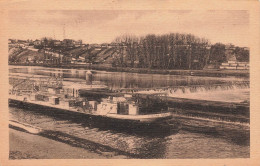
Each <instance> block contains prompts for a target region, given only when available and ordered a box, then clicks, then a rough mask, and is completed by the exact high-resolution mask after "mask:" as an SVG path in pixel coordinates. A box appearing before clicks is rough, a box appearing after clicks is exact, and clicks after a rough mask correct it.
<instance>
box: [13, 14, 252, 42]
mask: <svg viewBox="0 0 260 166" xmlns="http://www.w3.org/2000/svg"><path fill="white" fill-rule="evenodd" d="M8 18H9V19H8V20H9V33H8V34H9V38H16V39H37V38H42V37H44V36H47V37H52V38H54V37H55V38H56V39H63V36H64V31H65V38H72V39H75V40H78V39H82V40H83V42H84V43H103V42H111V41H112V40H113V39H114V38H115V37H117V36H119V35H121V34H134V35H137V36H142V35H146V34H150V33H154V34H165V33H171V32H173V33H175V32H179V33H192V34H194V35H196V36H198V37H205V38H207V39H209V40H210V41H211V43H216V42H222V43H233V44H235V45H238V46H249V41H248V40H249V37H248V36H249V13H248V12H247V11H245V10H229V11H228V10H218V11H209V10H207V11H193V10H187V11H185V10H178V11H177V10H174V11H168V10H167V11H151V10H149V11H147V10H144V11H140V10H139V11H123V10H121V11H112V10H107V11H104V10H99V11H98V10H82V11H81V10H76V11H71V10H70V11H69V10H63V11H28V10H23V11H21V10H19V11H10V12H9V17H8ZM63 29H64V30H63Z"/></svg>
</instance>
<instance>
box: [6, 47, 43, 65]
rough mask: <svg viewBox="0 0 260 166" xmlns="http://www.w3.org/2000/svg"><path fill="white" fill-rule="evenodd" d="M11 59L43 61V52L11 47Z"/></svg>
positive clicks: (13, 60)
mask: <svg viewBox="0 0 260 166" xmlns="http://www.w3.org/2000/svg"><path fill="white" fill-rule="evenodd" d="M8 54H9V61H10V62H22V63H24V62H26V60H29V59H31V60H36V61H43V59H44V54H43V52H37V51H32V50H28V49H23V48H10V49H9V53H8Z"/></svg>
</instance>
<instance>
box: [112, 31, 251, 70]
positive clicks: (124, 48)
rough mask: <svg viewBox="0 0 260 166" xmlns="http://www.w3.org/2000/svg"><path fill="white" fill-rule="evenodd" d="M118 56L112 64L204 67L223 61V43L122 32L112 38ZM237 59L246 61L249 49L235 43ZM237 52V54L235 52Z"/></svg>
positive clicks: (166, 67)
mask: <svg viewBox="0 0 260 166" xmlns="http://www.w3.org/2000/svg"><path fill="white" fill-rule="evenodd" d="M114 42H115V43H117V44H118V45H117V54H118V56H117V57H116V58H115V59H114V62H113V65H114V66H120V67H140V68H151V69H152V68H156V69H203V68H204V66H205V65H207V64H208V63H212V62H213V63H221V62H223V61H225V58H226V57H225V50H226V48H225V47H226V45H224V44H221V43H216V44H214V45H211V44H210V42H209V40H208V39H205V38H199V37H196V36H194V35H192V34H179V33H170V34H164V35H154V34H149V35H146V36H144V37H136V36H133V35H123V36H120V37H117V38H116V39H115V40H114ZM233 53H234V54H236V57H238V58H237V59H238V60H239V59H240V60H242V61H248V58H249V52H248V51H245V50H244V49H242V48H239V47H235V49H234V50H233ZM237 55H238V56H237Z"/></svg>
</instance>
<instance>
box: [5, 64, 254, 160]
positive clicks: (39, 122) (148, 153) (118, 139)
mask: <svg viewBox="0 0 260 166" xmlns="http://www.w3.org/2000/svg"><path fill="white" fill-rule="evenodd" d="M9 72H10V73H23V74H28V75H45V76H61V77H63V78H64V79H68V80H71V79H74V80H73V81H79V82H82V81H85V79H86V72H87V71H86V70H76V69H55V68H44V67H18V66H10V67H9ZM93 81H94V82H97V83H99V84H103V85H106V86H108V87H109V89H111V90H118V89H154V88H165V87H171V88H175V87H183V86H185V87H190V86H199V87H201V86H212V85H217V86H221V85H223V86H224V85H226V84H228V86H229V87H230V84H231V85H236V84H237V83H241V82H242V83H243V82H247V81H249V79H248V78H239V77H222V78H217V77H199V76H175V75H159V74H136V73H121V72H113V73H112V72H105V71H93ZM207 89H209V91H210V88H207ZM217 89H219V88H217ZM232 89H236V91H237V89H242V91H243V94H241V95H240V97H239V98H242V99H241V100H237V101H236V102H241V101H243V100H249V88H248V87H246V88H244V87H243V88H236V87H235V88H234V87H233V88H227V90H232ZM245 89H246V90H245ZM221 90H222V89H220V90H218V92H217V93H215V94H219V96H222V94H221V92H219V91H221ZM183 92H184V91H183ZM225 93H226V94H227V96H228V94H232V91H230V92H227V91H225ZM204 94H207V93H204ZM239 94H240V93H238V92H237V93H236V95H238V96H239ZM202 95H203V94H202ZM193 96H194V95H193ZM200 96H201V95H200ZM213 96H214V93H213ZM184 97H185V95H184ZM205 98H210V97H208V96H207V95H205V97H204V98H203V96H202V97H200V99H205ZM211 100H217V99H216V98H212V99H211ZM233 100H235V97H230V96H229V97H227V98H226V99H225V101H226V102H233ZM9 111H10V119H11V120H14V121H18V122H22V123H26V124H30V125H32V126H37V127H40V128H42V129H43V130H46V131H47V132H49V133H48V134H47V135H55V136H56V137H57V136H59V139H60V141H64V140H67V141H68V140H69V141H70V143H72V144H74V145H75V144H80V145H82V146H81V147H83V148H86V149H89V148H90V146H89V145H84V143H83V144H82V140H83V142H84V140H86V142H88V141H90V142H92V143H93V144H100V145H104V146H106V147H109V148H112V150H111V149H109V148H108V149H109V151H115V152H116V153H113V154H115V155H116V154H117V153H119V154H123V155H125V156H127V157H129V158H167V159H171V158H245V157H249V151H250V148H249V145H247V144H246V145H244V144H237V143H235V142H233V141H230V140H229V139H225V138H223V137H218V136H216V135H209V134H204V133H198V132H196V133H195V132H191V131H184V130H180V131H179V132H176V133H173V134H170V135H167V136H162V137H158V136H148V135H138V134H133V133H128V132H127V131H125V132H119V131H113V130H103V129H100V128H94V127H92V126H91V125H90V124H89V123H88V122H84V121H77V120H75V119H74V120H73V118H72V117H69V118H68V117H65V116H63V115H59V114H58V113H53V114H51V115H50V114H45V113H43V112H41V111H39V110H27V109H25V108H15V107H10V108H9ZM50 133H51V134H50ZM64 134H66V137H65V136H64ZM75 137H76V138H79V139H81V141H78V140H77V139H75ZM65 142H66V141H65ZM90 149H91V148H90ZM93 149H94V148H93ZM93 151H95V150H93ZM98 151H101V152H102V151H103V152H106V151H107V149H106V148H103V149H102V148H101V149H99V150H98Z"/></svg>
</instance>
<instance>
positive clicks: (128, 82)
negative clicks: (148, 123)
mask: <svg viewBox="0 0 260 166" xmlns="http://www.w3.org/2000/svg"><path fill="white" fill-rule="evenodd" d="M9 71H10V73H27V74H36V75H45V76H58V77H63V78H78V79H82V80H86V72H87V70H78V69H55V68H52V69H49V68H43V67H28V68H21V67H16V66H15V67H14V66H10V67H9ZM93 81H96V82H101V83H102V84H104V85H106V86H108V87H109V88H110V89H111V90H118V89H128V88H129V89H142V88H159V87H175V86H190V85H206V86H207V85H211V84H223V83H227V82H239V81H248V79H247V78H235V77H226V78H215V77H199V76H179V75H178V76H177V75H160V74H138V73H125V72H106V71H93Z"/></svg>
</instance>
